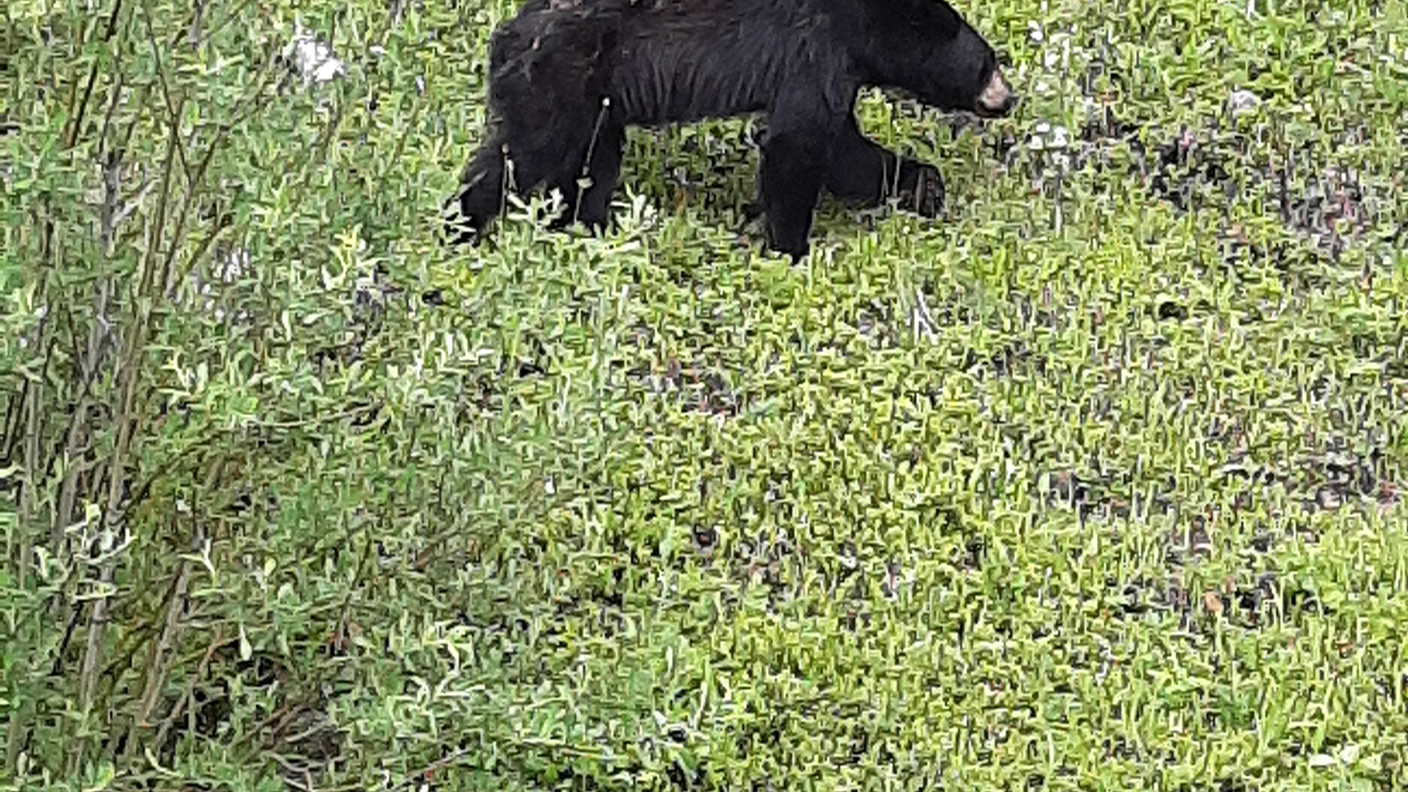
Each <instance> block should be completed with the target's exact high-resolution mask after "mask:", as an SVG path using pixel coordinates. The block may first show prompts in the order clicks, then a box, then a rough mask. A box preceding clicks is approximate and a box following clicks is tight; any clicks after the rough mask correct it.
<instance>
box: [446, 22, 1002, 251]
mask: <svg viewBox="0 0 1408 792" xmlns="http://www.w3.org/2000/svg"><path fill="white" fill-rule="evenodd" d="M488 84H489V91H488V93H489V103H488V111H489V122H490V127H491V130H492V131H491V134H490V135H489V138H488V140H487V141H486V142H485V143H484V144H483V145H482V146H481V147H480V148H479V150H478V151H477V152H476V153H475V155H474V157H473V158H472V159H471V161H470V163H469V165H468V166H467V167H466V168H465V171H464V175H463V176H462V177H461V191H460V193H459V196H458V202H459V207H458V212H459V215H460V218H459V219H458V220H452V221H451V222H450V223H449V230H450V233H451V235H452V238H453V239H454V240H455V241H467V240H475V239H477V238H478V237H479V235H480V234H481V233H482V231H483V228H484V226H485V225H486V224H488V222H489V221H490V220H492V219H493V218H494V216H495V215H497V214H498V213H499V211H500V209H501V207H502V205H503V191H504V189H505V188H510V189H512V190H514V191H515V192H517V193H518V194H520V195H523V194H526V193H527V192H528V191H530V190H534V189H536V188H538V187H540V186H544V185H546V186H547V187H548V188H549V189H557V190H558V191H560V193H561V196H562V198H563V201H564V205H565V206H566V209H567V211H565V212H564V213H563V215H562V216H561V217H559V218H558V219H557V220H556V221H554V227H556V228H561V227H563V226H565V225H567V224H569V223H571V222H572V221H573V220H574V219H576V220H580V221H581V222H582V223H584V224H586V225H588V226H591V227H593V228H601V227H603V226H604V225H605V224H606V222H607V220H608V217H609V209H610V202H611V193H612V192H613V191H614V189H615V187H616V182H617V179H618V177H619V174H620V167H621V153H622V145H623V143H624V140H625V129H626V127H627V126H631V125H646V126H659V125H664V124H670V123H688V122H692V121H698V120H701V119H705V118H723V117H730V116H737V115H743V114H748V113H765V114H767V132H766V135H765V136H764V138H763V141H762V143H761V162H760V167H759V176H760V179H759V191H760V199H761V209H762V211H763V214H764V215H765V218H766V224H765V230H766V232H767V240H768V244H769V246H770V247H772V248H773V249H775V250H777V251H780V252H782V253H785V254H789V255H791V257H792V258H793V260H794V261H796V260H798V259H800V258H802V257H804V256H805V255H806V254H807V251H808V242H807V239H808V236H809V235H810V233H811V226H812V214H813V212H814V210H815V208H816V205H817V200H818V197H819V195H820V193H821V190H822V189H823V188H824V189H826V190H827V191H828V192H830V193H831V194H833V195H835V196H837V197H838V198H841V199H842V200H845V201H848V202H850V203H853V204H861V205H869V206H874V205H878V204H879V203H881V202H882V201H884V200H885V199H886V198H887V197H888V196H890V195H894V196H896V197H898V198H899V199H900V200H901V201H902V203H903V204H904V205H905V206H906V208H909V209H912V210H914V211H917V212H920V213H922V214H927V215H929V216H933V215H934V214H936V213H937V211H938V209H939V206H940V205H941V202H942V198H943V195H942V191H943V180H942V179H941V178H940V176H939V172H938V171H937V170H936V169H934V168H933V167H932V166H930V165H927V164H924V163H922V162H918V161H916V160H913V159H909V158H907V157H901V156H899V155H897V154H895V153H893V152H890V151H888V150H886V149H884V148H883V147H881V146H880V145H879V144H877V143H875V142H874V141H872V140H870V139H868V138H866V137H865V136H864V135H863V134H861V131H860V129H859V127H858V126H857V125H856V120H855V115H854V105H855V100H856V94H857V92H858V91H859V89H860V88H861V87H862V86H876V87H879V88H882V89H884V88H889V89H896V90H899V91H902V92H904V93H907V94H910V95H912V96H913V97H914V98H916V99H918V100H919V101H921V102H923V103H925V104H928V105H930V106H934V107H937V108H939V109H943V110H966V111H969V112H972V113H974V114H976V115H979V116H984V117H997V116H1002V115H1005V114H1007V113H1008V112H1009V111H1010V110H1011V108H1012V106H1013V105H1014V103H1015V101H1016V98H1015V96H1014V94H1013V92H1012V90H1011V88H1010V87H1009V86H1008V84H1007V82H1006V81H1005V80H1004V79H1003V77H1002V74H1001V71H1000V69H999V68H998V63H997V57H996V54H995V53H994V52H993V49H992V47H991V46H989V45H988V43H987V41H985V40H984V39H983V37H982V36H980V35H979V34H978V33H977V32H976V31H974V30H973V28H972V27H971V26H970V25H969V24H968V23H967V22H966V21H965V20H964V19H963V18H962V17H961V16H960V15H959V14H958V13H957V12H956V11H954V10H953V8H951V7H950V6H949V5H948V4H947V3H945V2H944V0H529V2H528V3H527V4H526V5H525V6H523V8H522V9H520V10H519V12H518V14H517V15H516V16H515V17H513V18H512V19H510V20H508V21H507V22H505V23H503V24H502V25H500V26H499V27H498V28H496V29H495V31H494V33H493V34H492V35H491V37H490V41H489V74H488ZM582 177H586V178H587V180H588V181H587V182H586V186H585V189H580V188H579V184H580V183H581V182H579V179H582ZM454 200H455V199H453V198H452V199H450V201H449V202H447V208H449V207H448V204H450V203H453V202H454Z"/></svg>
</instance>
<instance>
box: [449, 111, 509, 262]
mask: <svg viewBox="0 0 1408 792" xmlns="http://www.w3.org/2000/svg"><path fill="white" fill-rule="evenodd" d="M502 146H503V144H502V143H501V142H500V141H499V140H498V139H497V138H493V137H491V138H490V139H489V140H487V141H485V143H484V144H483V145H482V146H480V147H479V150H478V151H476V152H475V153H474V157H473V159H471V160H470V161H469V165H468V166H467V167H466V168H465V169H464V174H463V175H462V176H461V177H460V185H459V192H458V193H457V194H456V195H454V196H452V197H451V198H450V199H449V200H447V201H446V202H445V214H446V217H445V233H446V237H447V238H448V239H449V241H450V244H454V245H458V244H461V243H464V242H474V241H476V240H478V238H479V236H480V235H481V234H483V232H484V228H485V226H487V225H488V224H489V223H490V221H492V220H493V219H494V218H495V217H496V216H497V215H498V214H499V212H500V210H501V209H502V208H503V193H504V186H505V185H504V155H503V148H502ZM452 204H458V206H456V207H453V208H452ZM456 214H458V216H457V217H456V216H455V215H456Z"/></svg>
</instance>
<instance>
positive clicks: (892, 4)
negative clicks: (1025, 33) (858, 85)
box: [863, 0, 1017, 118]
mask: <svg viewBox="0 0 1408 792" xmlns="http://www.w3.org/2000/svg"><path fill="white" fill-rule="evenodd" d="M871 9H872V10H871V19H870V20H869V21H870V24H869V26H868V27H869V29H868V31H867V41H866V47H865V49H866V54H865V56H864V58H863V61H864V66H865V69H866V71H868V72H870V73H871V76H872V77H873V79H874V81H875V82H876V83H877V84H880V85H884V86H886V87H890V88H895V89H899V90H900V91H903V92H904V93H908V94H910V95H912V96H914V98H916V99H918V100H919V101H921V102H923V103H924V104H926V105H929V106H931V107H935V108H938V109H940V110H966V111H968V112H971V113H974V114H976V115H979V116H983V117H985V118H996V117H999V116H1004V115H1007V114H1008V113H1009V112H1011V111H1012V108H1013V107H1014V106H1016V104H1017V96H1016V94H1015V93H1013V91H1012V87H1011V86H1010V85H1008V83H1007V80H1006V79H1005V78H1004V77H1003V76H1002V69H1001V68H1000V67H999V66H998V62H997V53H996V52H994V51H993V48H992V46H991V45H989V44H988V42H987V41H986V40H985V39H984V38H983V37H982V36H980V35H979V34H978V32H977V31H976V30H974V29H973V27H972V25H969V24H968V22H967V20H965V19H964V18H963V17H962V16H960V15H959V13H958V12H957V11H955V10H954V9H953V8H952V7H951V6H949V5H948V3H946V2H944V0H888V2H875V0H872V2H871Z"/></svg>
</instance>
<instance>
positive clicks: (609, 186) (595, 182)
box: [577, 122, 626, 231]
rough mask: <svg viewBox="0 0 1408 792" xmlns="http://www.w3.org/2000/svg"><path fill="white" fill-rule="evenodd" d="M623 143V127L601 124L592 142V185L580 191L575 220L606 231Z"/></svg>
mask: <svg viewBox="0 0 1408 792" xmlns="http://www.w3.org/2000/svg"><path fill="white" fill-rule="evenodd" d="M625 144H626V130H625V129H624V128H622V127H621V126H620V125H619V124H615V123H610V122H607V123H603V124H602V126H601V129H599V130H598V131H597V135H596V140H594V141H592V145H591V155H590V158H591V161H590V162H589V163H588V165H587V178H589V179H591V184H590V185H588V186H587V189H586V191H585V192H583V193H582V199H581V204H580V206H579V208H578V211H577V219H578V220H580V221H581V222H582V224H583V225H586V226H589V227H591V228H593V229H596V230H598V231H601V230H605V228H606V226H607V224H608V222H609V221H610V219H611V194H612V193H613V192H615V191H616V182H617V181H619V180H620V178H621V154H622V149H623V148H624V147H625Z"/></svg>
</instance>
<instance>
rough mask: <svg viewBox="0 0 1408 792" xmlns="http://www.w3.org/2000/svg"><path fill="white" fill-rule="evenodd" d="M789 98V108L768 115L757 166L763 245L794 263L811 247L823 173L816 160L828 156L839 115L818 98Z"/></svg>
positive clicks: (775, 110) (824, 170) (838, 128)
mask: <svg viewBox="0 0 1408 792" xmlns="http://www.w3.org/2000/svg"><path fill="white" fill-rule="evenodd" d="M789 104H792V105H793V106H792V108H786V107H778V108H776V109H774V111H773V114H772V117H771V118H769V120H768V133H767V137H766V138H765V139H764V140H763V144H762V152H761V154H762V158H761V162H760V163H759V169H758V170H759V174H760V177H761V179H760V180H761V184H760V187H761V192H762V199H763V213H764V214H765V216H766V221H767V222H766V227H767V231H768V245H769V247H771V248H772V249H774V250H777V251H779V252H781V253H785V254H787V255H789V256H791V257H792V262H793V263H794V264H795V263H796V262H798V261H800V260H801V259H802V258H804V257H806V255H807V253H808V251H809V250H810V244H809V243H808V241H807V238H808V237H809V236H810V235H811V230H812V215H813V213H814V212H815V211H816V204H817V199H818V198H819V197H820V195H821V188H822V185H823V183H824V181H825V177H826V169H825V168H824V167H820V164H821V163H825V162H826V161H827V158H828V156H829V155H830V151H831V142H832V139H833V138H834V137H835V136H836V134H837V133H838V132H839V130H840V128H841V121H842V120H843V119H842V118H838V117H835V116H834V115H832V114H830V113H829V112H826V111H825V110H824V108H825V104H824V102H822V101H819V100H818V101H817V102H816V103H815V106H814V107H812V108H797V107H796V104H797V103H789ZM799 110H802V111H801V112H799Z"/></svg>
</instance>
